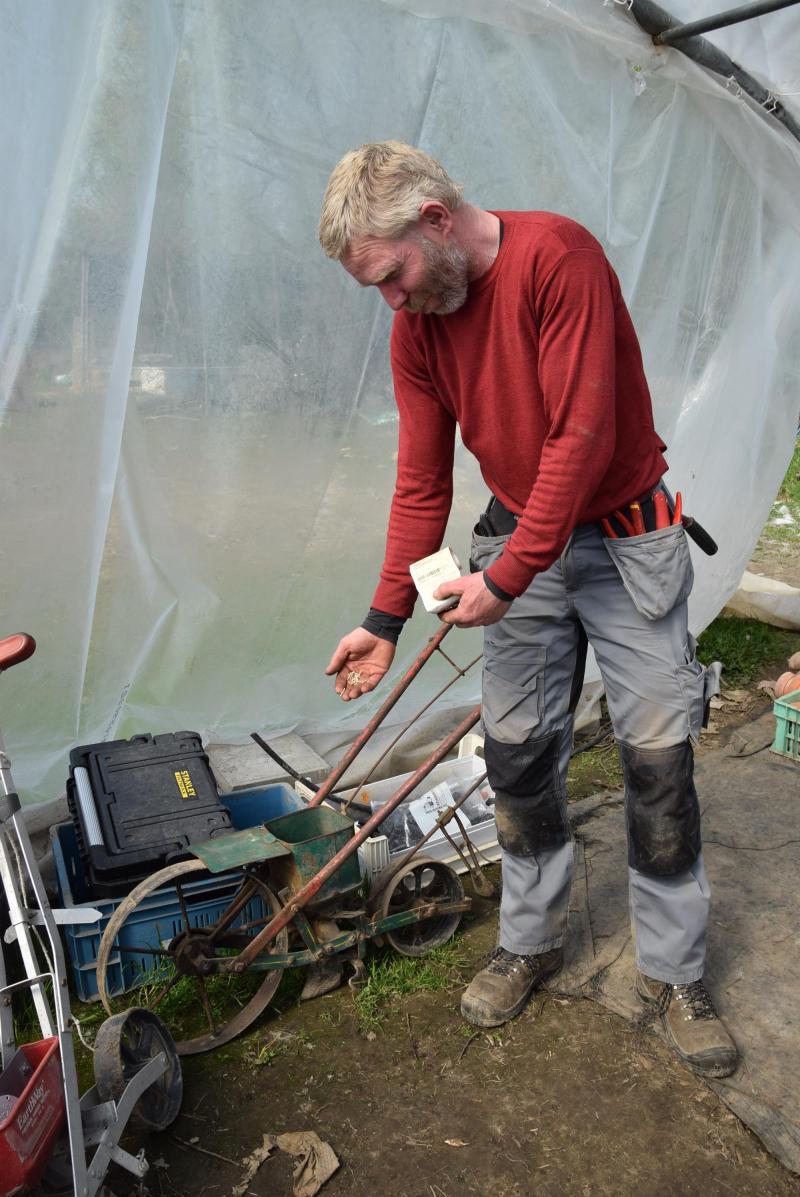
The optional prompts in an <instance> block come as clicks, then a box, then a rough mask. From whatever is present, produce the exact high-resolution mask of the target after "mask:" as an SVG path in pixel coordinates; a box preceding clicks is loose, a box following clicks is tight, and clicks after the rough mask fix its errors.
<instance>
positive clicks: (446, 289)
mask: <svg viewBox="0 0 800 1197" xmlns="http://www.w3.org/2000/svg"><path fill="white" fill-rule="evenodd" d="M420 244H421V245H422V252H423V254H424V255H425V260H426V262H427V264H428V270H429V275H428V287H429V290H430V293H431V294H432V295H434V296H435V297H436V299H437V306H436V310H435V311H434V312H432V313H431V315H435V316H450V315H451V314H452V313H453V312H457V311H458V309H459V308H461V307H463V306H464V304H465V303H466V301H467V293H468V291H469V277H468V275H469V258H468V256H467V253H466V251H465V250H463V249H461V248H460V246H457V245H450V246H443V245H437V244H436V243H435V242H434V241H430V240H428V238H427V237H423V238H422V239H421V242H420Z"/></svg>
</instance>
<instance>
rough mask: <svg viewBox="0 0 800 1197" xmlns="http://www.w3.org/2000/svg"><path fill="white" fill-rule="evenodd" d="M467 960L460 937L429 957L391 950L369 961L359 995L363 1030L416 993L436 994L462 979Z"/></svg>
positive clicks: (372, 1026) (357, 1008) (358, 1010)
mask: <svg viewBox="0 0 800 1197" xmlns="http://www.w3.org/2000/svg"><path fill="white" fill-rule="evenodd" d="M465 964H466V960H465V958H464V955H463V949H462V947H461V943H460V938H459V937H458V936H456V937H455V938H454V939H451V940H450V941H449V943H446V944H443V945H442V947H440V948H434V949H433V951H432V952H429V953H428V955H427V956H399V955H397V953H396V952H393V951H392V950H391V949H387V951H386V952H385V953H383V954H382V955H380V956H377V957H374V958H373V959H372V960H370V961H367V983H366V985H364V986H363V987H362V988H361V989H360V990H359V991H358V993H357V994H356V1001H355V1004H356V1017H357V1018H358V1023H359V1026H360V1028H361V1030H362V1031H371V1030H374V1029H375V1028H376V1027H378V1026H380V1024H381V1023H382V1022H383V1021H384V1020H385V1019H386V1017H387V1014H388V1009H387V1008H388V1007H389V1006H390V1005H391V1004H392V1003H393V1002H396V1001H398V999H401V998H404V997H408V996H410V995H411V994H414V993H424V992H429V993H436V992H441V991H442V990H449V989H452V988H453V987H454V986H455V985H460V984H461V982H462V979H463V978H462V975H461V970H462V968H463V967H464V966H465Z"/></svg>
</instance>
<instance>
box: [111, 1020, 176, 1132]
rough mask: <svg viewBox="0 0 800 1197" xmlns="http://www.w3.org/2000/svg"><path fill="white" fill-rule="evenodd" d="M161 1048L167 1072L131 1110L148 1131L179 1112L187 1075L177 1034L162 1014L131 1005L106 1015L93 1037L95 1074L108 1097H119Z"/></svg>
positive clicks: (135, 1120)
mask: <svg viewBox="0 0 800 1197" xmlns="http://www.w3.org/2000/svg"><path fill="white" fill-rule="evenodd" d="M159 1052H163V1053H164V1055H165V1056H166V1057H167V1069H166V1072H163V1073H162V1074H161V1076H160V1077H159V1078H158V1080H157V1081H155V1082H154V1084H152V1085H150V1086H148V1088H147V1089H145V1091H144V1093H143V1094H142V1096H141V1097H140V1098H139V1100H138V1102H137V1103H136V1105H135V1106H134V1110H133V1114H132V1116H131V1123H132V1124H133V1123H135V1124H136V1125H137V1126H138V1127H139V1128H140V1129H141V1130H146V1131H161V1130H165V1129H166V1128H167V1127H168V1126H169V1125H170V1124H171V1123H173V1122H174V1121H175V1119H176V1118H177V1117H178V1114H179V1112H180V1108H181V1099H182V1098H183V1078H182V1075H181V1062H180V1060H179V1059H178V1053H177V1051H176V1050H175V1043H174V1041H173V1039H172V1036H171V1035H170V1033H169V1031H168V1030H167V1028H166V1027H165V1026H164V1023H163V1022H162V1021H161V1019H160V1018H158V1016H157V1015H155V1014H153V1013H152V1012H151V1011H150V1010H140V1009H138V1008H137V1007H135V1006H132V1007H131V1009H130V1010H125V1011H124V1012H123V1013H122V1014H114V1015H112V1016H111V1018H107V1019H106V1021H105V1022H104V1023H103V1025H102V1026H101V1027H100V1030H99V1031H98V1032H97V1038H96V1039H95V1041H94V1055H93V1056H92V1063H93V1064H94V1079H95V1083H96V1085H97V1092H98V1093H99V1095H100V1097H101V1099H102V1100H103V1101H119V1099H120V1098H121V1097H122V1095H123V1093H124V1092H125V1089H126V1087H127V1085H128V1082H129V1081H130V1080H132V1078H133V1077H134V1076H135V1075H136V1073H137V1072H139V1071H140V1069H142V1068H143V1067H144V1065H145V1064H147V1063H148V1062H149V1061H150V1060H152V1059H153V1058H154V1057H155V1056H157V1055H158V1054H159Z"/></svg>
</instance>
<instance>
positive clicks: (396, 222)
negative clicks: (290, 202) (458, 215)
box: [319, 141, 462, 259]
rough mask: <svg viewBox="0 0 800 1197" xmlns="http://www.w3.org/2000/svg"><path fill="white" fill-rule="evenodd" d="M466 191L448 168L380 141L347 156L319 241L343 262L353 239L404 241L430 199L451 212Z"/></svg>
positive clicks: (330, 190)
mask: <svg viewBox="0 0 800 1197" xmlns="http://www.w3.org/2000/svg"><path fill="white" fill-rule="evenodd" d="M461 193H462V188H461V187H460V186H459V184H458V183H454V182H453V180H452V179H451V178H450V176H449V175H448V173H447V171H446V170H445V169H444V167H443V166H441V165H440V163H438V162H437V161H436V159H435V158H431V157H430V156H429V155H428V154H426V153H424V152H423V151H422V150H418V149H417V148H416V147H415V146H412V145H405V144H404V143H403V142H402V141H376V142H373V143H372V144H370V145H362V146H360V147H359V148H358V149H357V150H351V151H350V152H349V153H348V154H345V156H344V158H342V160H341V162H340V163H339V165H338V166H336V167H335V168H334V170H333V173H332V174H331V177H330V179H329V180H328V186H327V187H326V189H325V198H324V199H323V201H322V214H321V215H320V221H319V240H320V244H321V246H322V248H323V249H324V250H325V253H326V254H327V255H328V257H329V258H337V259H340V258H343V257H344V255H345V254H346V253H347V250H348V247H349V245H350V242H351V241H352V240H353V238H354V237H361V236H364V235H370V236H373V237H389V238H395V237H401V236H402V235H403V234H404V233H405V231H406V230H407V229H408V228H409V227H410V226H411V225H413V224H415V223H416V221H417V220H419V210H420V208H421V206H422V205H423V204H424V203H425V201H426V200H439V202H440V203H443V204H445V205H446V206H447V207H448V208H449V209H450V211H451V212H454V211H455V210H456V208H457V207H458V206H459V204H460V203H461Z"/></svg>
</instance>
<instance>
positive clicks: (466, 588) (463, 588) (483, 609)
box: [433, 573, 511, 628]
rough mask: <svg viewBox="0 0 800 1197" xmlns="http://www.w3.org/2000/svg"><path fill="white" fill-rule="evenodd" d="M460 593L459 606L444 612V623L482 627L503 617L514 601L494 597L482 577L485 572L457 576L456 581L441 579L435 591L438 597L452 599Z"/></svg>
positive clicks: (464, 626) (442, 614)
mask: <svg viewBox="0 0 800 1197" xmlns="http://www.w3.org/2000/svg"><path fill="white" fill-rule="evenodd" d="M451 594H457V595H458V596H459V598H458V606H457V607H452V608H451V609H450V610H449V611H442V613H441V614H440V616H439V618H440V619H441V621H442V623H452V624H455V626H456V627H457V628H483V627H486V625H487V624H490V623H497V621H498V620H500V619H502V618H503V616H504V615H505V613H506V611H507V610H508V608H509V607H510V606H511V603H504V602H503V600H502V599H499V598H495V596H494V595H493V594H492V592H491V590H490V589H489V587H488V586H487V585H486V583H485V582H484V580H483V574H482V573H479V574H469V576H468V577H466V578H456V580H455V581H454V582H442V584H441V586H439V587H438V588H437V589H436V590H434V592H433V597H434V598H435V599H443V598H449V596H450V595H451Z"/></svg>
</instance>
